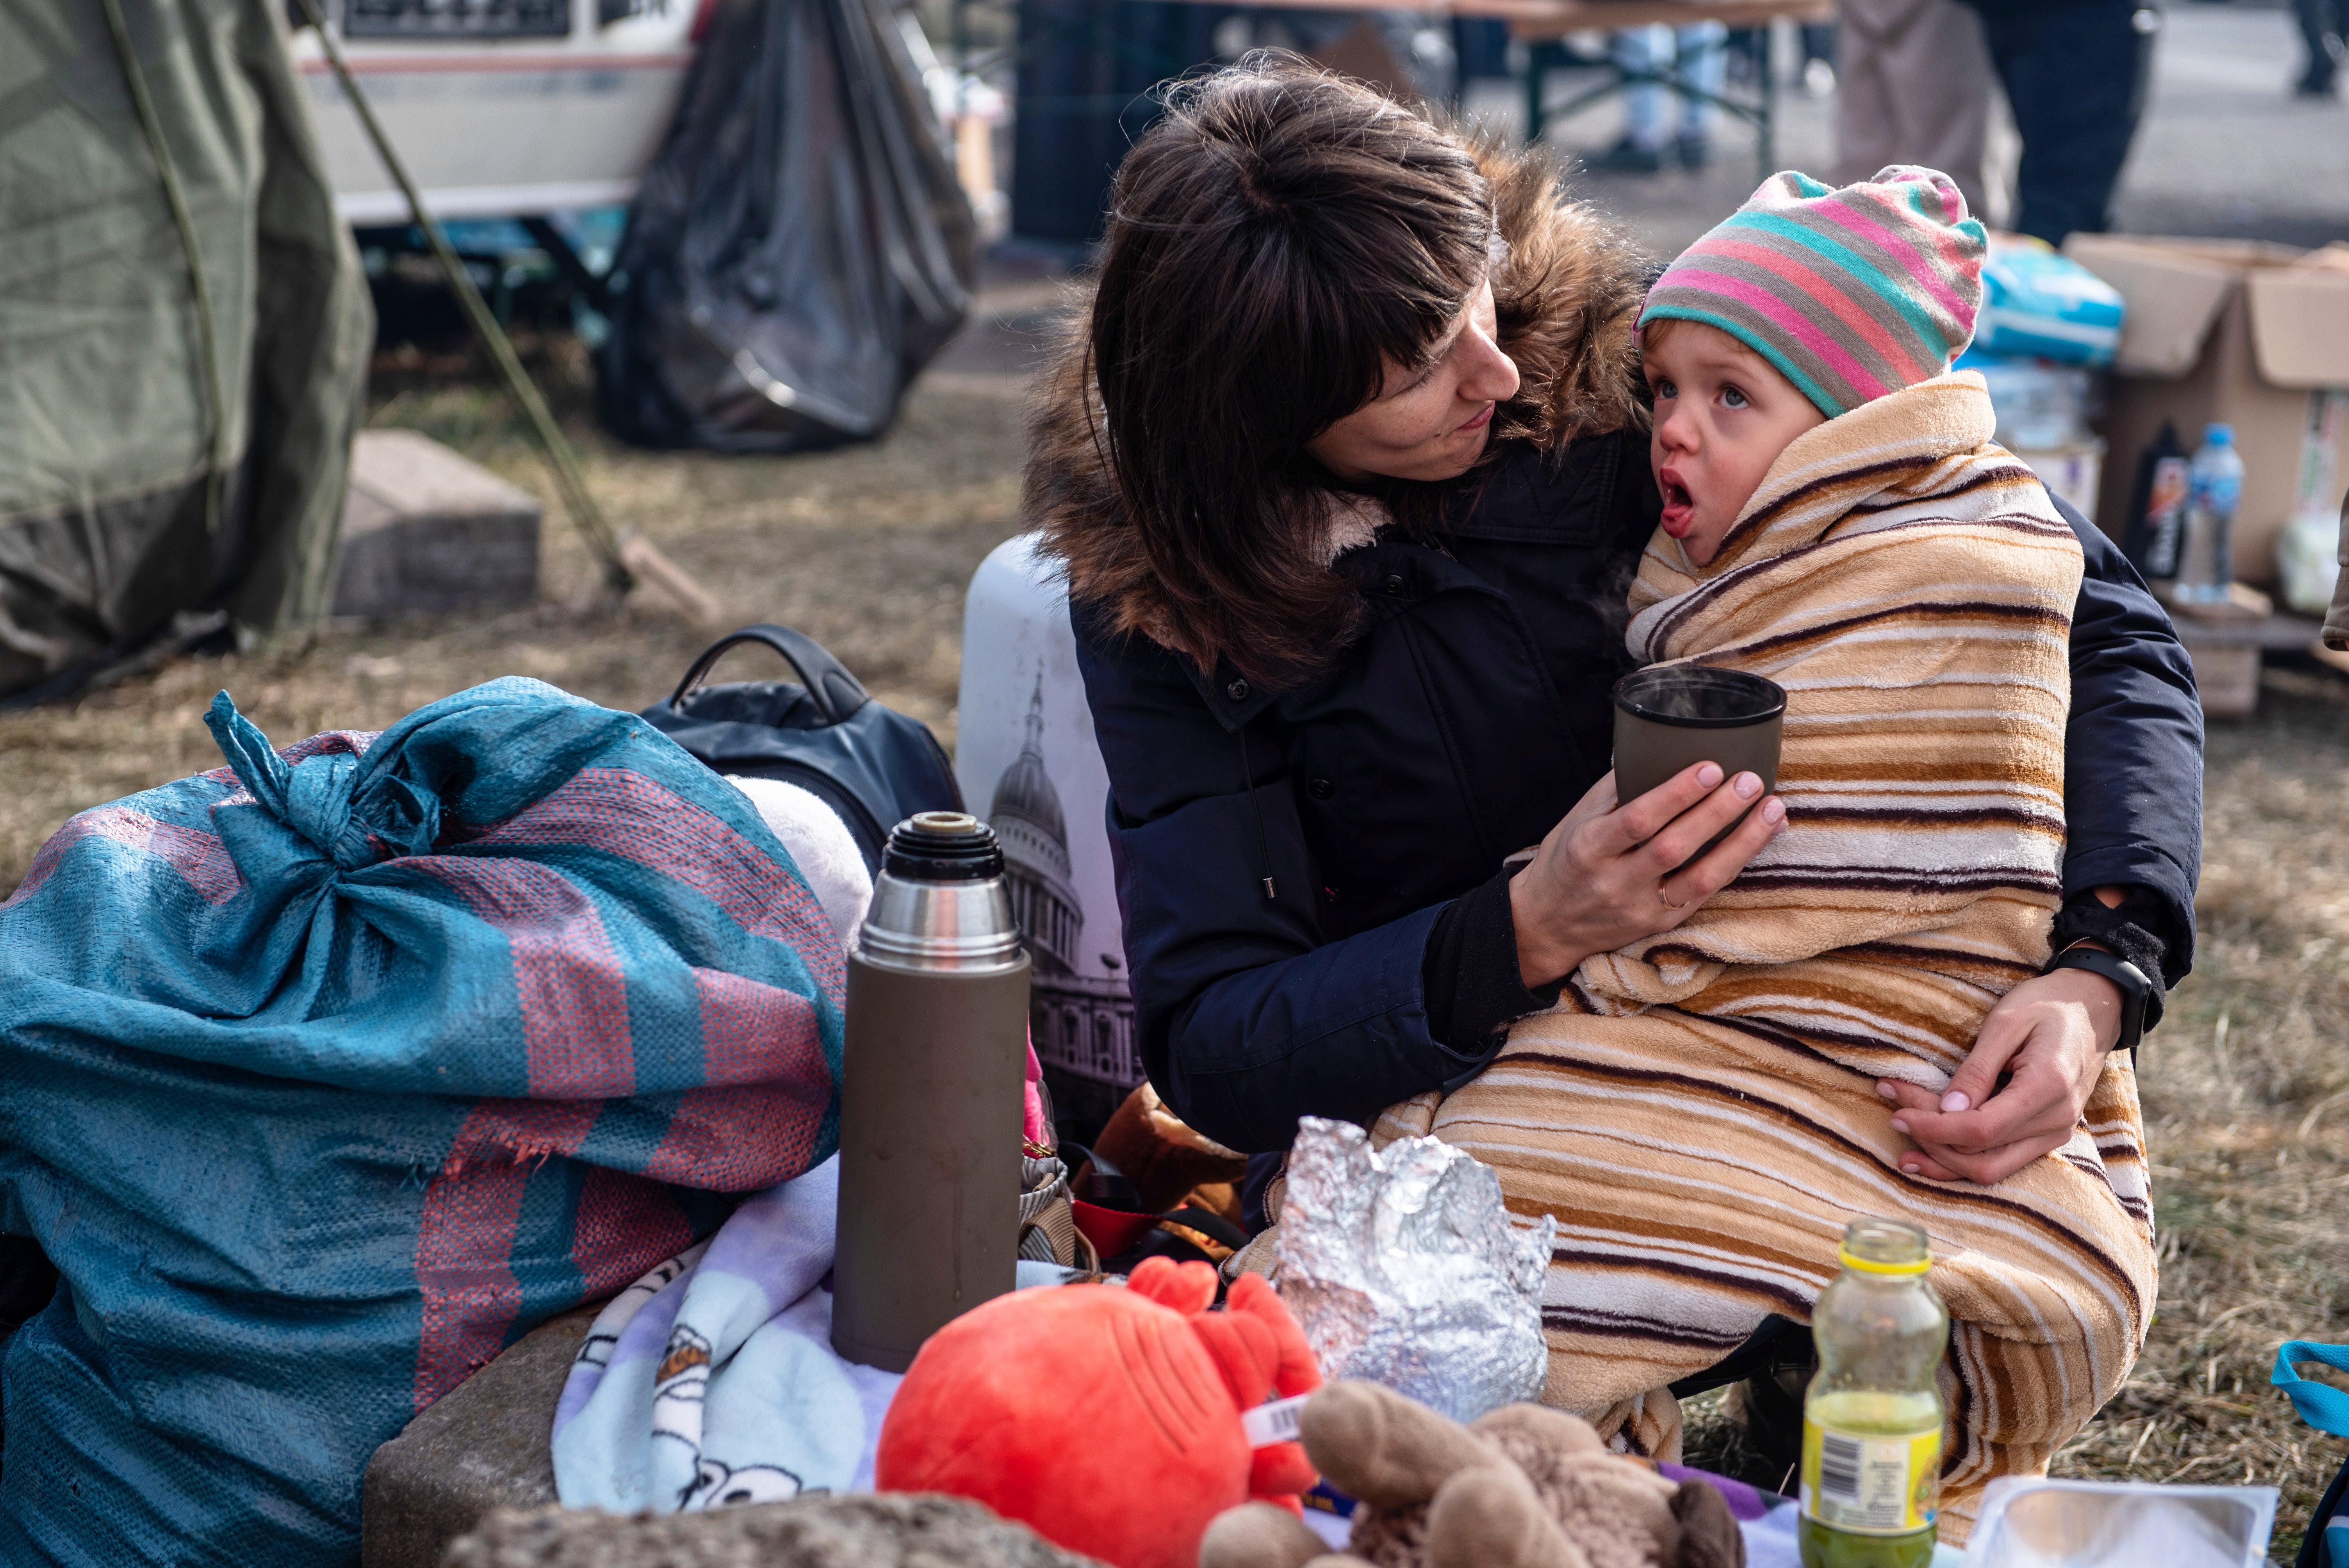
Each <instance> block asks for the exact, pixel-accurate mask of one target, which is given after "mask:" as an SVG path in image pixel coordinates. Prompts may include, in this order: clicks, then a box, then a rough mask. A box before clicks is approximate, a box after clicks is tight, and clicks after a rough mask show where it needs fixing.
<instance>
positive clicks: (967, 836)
mask: <svg viewBox="0 0 2349 1568" xmlns="http://www.w3.org/2000/svg"><path fill="white" fill-rule="evenodd" d="M856 951H857V953H858V954H859V955H860V956H862V957H863V958H864V961H865V962H866V963H868V964H876V965H882V966H883V967H885V968H891V969H911V970H917V971H921V972H923V973H926V974H932V975H936V974H957V975H992V974H1000V973H1003V972H1005V971H1008V970H1010V969H1014V968H1017V967H1019V965H1023V964H1025V963H1026V962H1027V959H1026V958H1025V957H1024V956H1022V954H1020V951H1019V923H1018V921H1017V920H1016V919H1015V918H1014V917H1013V915H1012V913H1011V893H1010V889H1009V885H1008V884H1007V883H1006V882H1005V879H1004V875H1003V846H1002V845H1000V844H999V843H998V842H996V839H995V830H994V829H992V828H990V827H988V825H987V824H986V823H984V822H982V821H980V820H978V818H976V817H972V816H968V815H966V814H965V813H963V812H961V811H924V812H922V813H921V814H920V815H918V816H913V817H908V818H906V819H905V820H904V821H902V822H900V823H898V824H897V825H896V826H895V828H892V829H890V830H889V847H888V849H887V851H885V853H884V854H883V855H882V857H881V874H880V875H879V876H877V877H875V878H874V879H873V902H872V903H871V904H870V905H869V906H867V908H866V909H865V912H864V925H863V926H861V927H860V928H859V929H858V931H857V934H856Z"/></svg>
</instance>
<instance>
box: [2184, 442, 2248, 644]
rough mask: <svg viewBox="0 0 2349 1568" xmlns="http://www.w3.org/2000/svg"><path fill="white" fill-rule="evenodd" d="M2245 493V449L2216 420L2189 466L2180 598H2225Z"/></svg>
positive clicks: (2213, 600)
mask: <svg viewBox="0 0 2349 1568" xmlns="http://www.w3.org/2000/svg"><path fill="white" fill-rule="evenodd" d="M2242 499H2243V455H2242V453H2240V452H2239V451H2237V450H2236V449H2235V432H2234V430H2233V429H2232V428H2230V427H2228V426H2225V425H2213V426H2211V427H2210V428H2209V430H2207V431H2205V432H2204V433H2203V437H2202V447H2201V449H2200V450H2199V451H2197V452H2196V453H2195V454H2194V462H2193V464H2192V466H2191V467H2190V468H2189V469H2188V479H2187V499H2186V540H2185V543H2184V545H2183V547H2182V548H2181V549H2180V550H2179V552H2178V590H2177V592H2178V603H2181V604H2223V603H2226V602H2227V590H2228V588H2229V587H2230V585H2231V584H2232V583H2234V581H2235V509H2236V507H2237V506H2238V505H2240V503H2241V501H2242Z"/></svg>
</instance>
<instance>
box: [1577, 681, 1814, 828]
mask: <svg viewBox="0 0 2349 1568" xmlns="http://www.w3.org/2000/svg"><path fill="white" fill-rule="evenodd" d="M1785 719H1786V691H1785V687H1784V686H1780V685H1779V684H1778V683H1777V682H1775V681H1771V680H1764V679H1763V678H1762V677H1761V676H1753V675H1747V674H1746V673H1745V672H1744V670H1716V669H1708V668H1706V667H1704V666H1703V665H1656V666H1654V667H1653V668H1651V669H1644V670H1639V671H1636V672H1634V673H1633V674H1630V675H1628V676H1624V677H1623V678H1622V679H1621V680H1619V681H1617V682H1616V683H1615V798H1616V799H1617V800H1618V801H1621V802H1629V801H1631V800H1636V799H1639V798H1640V796H1642V795H1644V794H1646V793H1647V792H1648V791H1649V790H1651V789H1654V788H1656V786H1658V785H1659V784H1662V783H1665V782H1667V781H1669V780H1670V779H1671V778H1672V777H1673V776H1674V775H1675V774H1677V773H1679V772H1680V771H1681V770H1682V769H1684V768H1687V767H1689V766H1690V765H1692V764H1693V763H1698V762H1714V763H1718V764H1720V766H1721V770H1722V774H1723V777H1724V778H1731V779H1733V778H1735V777H1736V776H1737V775H1738V774H1740V773H1753V774H1756V775H1759V776H1760V778H1761V779H1762V795H1768V794H1770V793H1771V792H1773V791H1774V790H1775V789H1777V788H1778V743H1779V738H1780V735H1781V732H1782V731H1783V729H1784V727H1785ZM1762 795H1757V796H1755V797H1754V802H1755V804H1757V805H1758V804H1760V802H1761V799H1762ZM1747 809H1748V810H1751V809H1752V808H1751V807H1749V808H1747ZM1744 820H1745V819H1744V817H1742V816H1741V817H1739V818H1738V820H1737V821H1738V822H1742V821H1744ZM1736 827H1737V823H1736V822H1733V823H1731V824H1730V825H1729V826H1728V827H1727V828H1724V829H1723V830H1722V831H1721V834H1720V836H1719V837H1717V838H1715V839H1714V840H1713V843H1712V844H1707V845H1705V847H1704V850H1700V851H1697V854H1698V855H1702V854H1703V853H1704V852H1705V850H1710V849H1712V848H1713V844H1717V843H1719V842H1721V840H1722V839H1723V838H1726V837H1728V836H1729V834H1730V833H1731V832H1733V831H1734V830H1736ZM1693 858H1695V857H1692V859H1693Z"/></svg>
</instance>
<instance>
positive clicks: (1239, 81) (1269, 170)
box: [1090, 52, 1495, 685]
mask: <svg viewBox="0 0 2349 1568" xmlns="http://www.w3.org/2000/svg"><path fill="white" fill-rule="evenodd" d="M1165 105H1166V112H1165V115H1164V118H1162V119H1160V120H1159V121H1158V122H1157V123H1156V124H1155V125H1154V126H1153V127H1152V128H1151V129H1149V130H1148V131H1147V132H1146V133H1144V134H1143V137H1142V139H1140V140H1139V141H1137V142H1136V143H1135V144H1134V146H1133V150H1132V151H1131V152H1129V153H1128V154H1127V155H1126V158H1125V162H1124V164H1123V167H1122V168H1121V169H1120V170H1119V171H1118V176H1117V182H1116V186H1115V189H1114V191H1113V192H1112V197H1111V211H1110V222H1109V232H1108V237H1107V242H1106V245H1105V247H1104V254H1103V258H1102V263H1101V269H1100V276H1099V281H1098V284H1097V286H1096V290H1095V293H1094V295H1093V302H1092V323H1091V334H1090V337H1091V355H1092V373H1093V377H1094V382H1095V385H1096V386H1097V387H1098V388H1099V392H1100V397H1101V410H1102V412H1101V423H1100V429H1099V438H1100V440H1101V443H1102V456H1103V458H1104V459H1105V460H1106V462H1107V465H1108V467H1109V469H1110V471H1111V472H1112V475H1113V476H1114V479H1115V482H1116V486H1117V490H1118V492H1119V494H1120V496H1121V498H1122V499H1123V502H1124V506H1125V510H1126V513H1127V517H1128V519H1129V522H1130V526H1132V527H1133V528H1134V529H1136V530H1137V531H1139V533H1140V536H1141V543H1142V546H1143V551H1144V552H1145V553H1146V554H1147V556H1148V558H1149V561H1150V563H1151V566H1152V567H1153V569H1154V573H1155V574H1156V576H1157V578H1158V585H1159V589H1160V592H1161V593H1162V594H1163V596H1164V597H1163V603H1164V608H1165V611H1166V613H1167V614H1168V615H1169V616H1170V617H1171V618H1172V619H1173V620H1174V622H1175V623H1176V624H1174V625H1173V626H1171V627H1170V628H1169V630H1170V631H1172V632H1173V633H1174V634H1176V639H1177V641H1178V642H1179V644H1180V645H1183V646H1184V647H1185V649H1186V651H1188V652H1190V653H1191V654H1192V655H1193V656H1194V657H1196V658H1199V659H1200V660H1201V661H1202V662H1203V663H1206V662H1209V661H1211V660H1212V659H1213V658H1214V656H1215V655H1216V654H1221V655H1223V656H1225V657H1226V658H1229V659H1230V660H1231V661H1232V663H1233V665H1235V666H1236V667H1237V668H1238V669H1240V670H1241V671H1242V672H1243V673H1245V674H1247V676H1250V677H1252V678H1255V679H1258V680H1261V681H1265V682H1267V683H1268V684H1273V685H1286V684H1290V683H1293V682H1295V681H1297V680H1299V679H1300V678H1303V677H1305V676H1309V675H1310V674H1312V673H1313V672H1314V671H1315V670H1316V669H1317V668H1319V666H1320V665H1322V664H1324V663H1325V662H1326V661H1327V659H1328V658H1329V657H1330V655H1331V654H1332V653H1333V652H1334V651H1335V650H1336V649H1337V648H1339V647H1340V646H1342V645H1343V644H1344V643H1345V641H1346V640H1347V638H1348V635H1349V634H1350V631H1351V630H1352V628H1353V625H1354V623H1355V621H1356V619H1357V618H1358V616H1359V615H1360V614H1361V598H1360V594H1359V592H1358V591H1357V589H1356V588H1355V587H1354V585H1353V584H1352V583H1350V582H1349V581H1347V580H1346V579H1345V578H1343V577H1341V576H1340V575H1338V574H1337V573H1331V572H1330V571H1329V570H1328V569H1327V566H1326V562H1325V555H1324V549H1323V540H1324V538H1325V536H1326V534H1327V531H1328V530H1329V528H1330V507H1329V504H1328V500H1327V492H1328V490H1329V487H1330V483H1331V480H1330V476H1329V475H1328V474H1327V473H1326V472H1324V471H1323V470H1322V469H1320V466H1319V464H1317V463H1316V462H1314V461H1313V459H1311V458H1310V457H1309V456H1308V455H1307V454H1306V451H1305V446H1306V443H1307V442H1309V441H1310V440H1311V439H1313V438H1314V437H1316V436H1318V435H1319V434H1320V433H1321V432H1322V431H1323V430H1325V429H1327V428H1329V427H1330V425H1332V424H1334V423H1335V422H1336V421H1338V420H1339V419H1340V418H1344V417H1345V416H1346V415H1348V414H1350V413H1352V412H1353V411H1354V410H1355V409H1357V408H1359V407H1361V406H1362V405H1363V404H1365V403H1367V402H1369V401H1371V398H1373V397H1376V396H1377V395H1378V393H1379V390H1380V388H1381V384H1382V382H1383V380H1384V377H1385V375H1386V369H1387V366H1388V365H1389V364H1390V363H1392V364H1395V365H1399V366H1404V367H1406V368H1413V369H1415V368H1417V367H1419V366H1422V365H1423V364H1424V363H1426V360H1427V357H1428V354H1429V350H1430V348H1431V347H1432V346H1433V344H1434V343H1435V342H1436V341H1437V340H1438V339H1440V338H1441V337H1442V335H1444V331H1445V330H1446V329H1447V328H1448V327H1449V326H1450V325H1451V324H1452V322H1453V320H1454V318H1455V317H1456V316H1457V315H1458V314H1459V312H1460V310H1461V308H1462V307H1463V305H1464V303H1465V302H1466V299H1467V296H1468V294H1469V293H1470V291H1472V290H1473V289H1475V287H1476V286H1477V284H1479V283H1480V282H1481V281H1482V280H1483V279H1484V278H1485V275H1486V272H1487V270H1488V268H1489V266H1490V265H1491V257H1492V254H1493V244H1492V242H1493V236H1494V232H1495V231H1494V216H1493V206H1492V193H1491V191H1489V190H1488V189H1487V186H1486V182H1485V179H1484V177H1483V176H1482V175H1481V174H1480V173H1479V172H1478V171H1477V166H1476V160H1475V156H1474V155H1473V154H1472V153H1471V151H1470V150H1469V149H1468V148H1467V147H1466V146H1464V144H1463V143H1462V142H1461V141H1460V140H1459V139H1457V138H1455V137H1454V136H1451V135H1449V134H1447V133H1446V132H1444V131H1443V130H1441V129H1437V128H1436V127H1435V126H1434V125H1433V124H1431V123H1429V122H1428V121H1427V120H1426V119H1423V118H1422V117H1421V116H1419V115H1417V114H1415V113H1413V112H1412V111H1411V110H1409V109H1407V108H1402V107H1401V106H1399V105H1397V104H1396V103H1395V102H1393V101H1392V99H1390V98H1387V97H1385V96H1384V95H1382V94H1381V93H1379V92H1377V91H1375V90H1373V89H1372V88H1367V87H1364V86H1362V85H1361V84H1360V83H1358V82H1352V81H1349V80H1346V79H1344V78H1342V77H1336V76H1332V75H1330V74H1329V73H1327V72H1324V71H1321V70H1319V68H1317V67H1311V66H1309V65H1308V64H1306V63H1305V62H1303V61H1301V60H1299V59H1297V58H1295V57H1288V56H1281V55H1277V54H1273V53H1269V52H1267V53H1262V54H1257V55H1252V56H1250V57H1247V58H1246V59H1244V60H1242V61H1241V62H1240V63H1239V64H1238V65H1237V66H1235V67H1229V68H1226V69H1224V70H1221V71H1218V72H1216V73H1215V74H1214V75H1212V76H1208V77H1202V78H1198V79H1195V80H1193V81H1188V82H1184V83H1181V84H1178V85H1176V86H1175V87H1174V88H1172V89H1170V90H1169V92H1168V94H1167V96H1166V100H1165ZM1381 499H1387V500H1393V499H1395V498H1393V497H1382V498H1381Z"/></svg>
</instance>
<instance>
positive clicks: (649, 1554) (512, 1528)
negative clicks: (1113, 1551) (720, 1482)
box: [443, 1494, 1100, 1568]
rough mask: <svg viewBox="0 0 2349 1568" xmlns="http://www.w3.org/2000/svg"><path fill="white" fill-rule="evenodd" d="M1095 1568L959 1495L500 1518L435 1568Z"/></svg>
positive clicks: (494, 1517) (806, 1499)
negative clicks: (700, 1510) (659, 1512)
mask: <svg viewBox="0 0 2349 1568" xmlns="http://www.w3.org/2000/svg"><path fill="white" fill-rule="evenodd" d="M946 1563H953V1564H955V1568H1100V1565H1099V1564H1098V1563H1094V1562H1093V1560H1092V1558H1090V1557H1079V1556H1076V1555H1074V1554H1073V1553H1067V1552H1063V1551H1061V1549H1060V1548H1058V1547H1056V1546H1054V1545H1052V1544H1051V1543H1050V1542H1048V1541H1046V1540H1045V1539H1044V1538H1043V1537H1042V1536H1040V1535H1039V1534H1037V1533H1036V1532H1034V1531H1032V1530H1030V1529H1029V1528H1028V1527H1027V1526H1026V1525H1024V1524H1014V1523H1011V1522H1008V1521H1006V1520H1001V1519H999V1518H997V1517H996V1516H995V1515H994V1514H993V1513H990V1512H989V1511H987V1510H986V1509H984V1508H981V1507H980V1506H979V1505H978V1504H977V1503H975V1502H966V1501H963V1500H962V1499H961V1498H957V1497H936V1496H929V1495H919V1494H916V1495H898V1494H891V1495H887V1496H882V1497H873V1496H854V1497H824V1496H814V1497H802V1498H795V1499H793V1500H792V1501H789V1502H770V1503H760V1504H756V1505H754V1506H750V1507H744V1508H721V1509H718V1510H716V1511H711V1512H709V1513H676V1514H669V1515H667V1516H666V1517H655V1516H653V1515H650V1514H637V1515H636V1516H635V1517H634V1518H624V1517H622V1516H621V1515H618V1514H612V1513H591V1512H585V1511H579V1512H574V1511H567V1510H564V1509H557V1508H551V1509H546V1510H544V1511H540V1512H537V1513H518V1512H508V1511H500V1512H498V1513H495V1514H492V1515H491V1516H490V1518H488V1519H487V1520H485V1521H483V1522H482V1524H481V1528H480V1529H479V1530H477V1531H475V1532H473V1533H472V1534H471V1535H468V1536H466V1537H465V1538H464V1539H463V1540H461V1541H460V1542H457V1543H456V1544H455V1545H453V1546H451V1547H450V1549H449V1555H448V1556H447V1558H445V1559H444V1560H443V1568H940V1565H942V1564H946Z"/></svg>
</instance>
